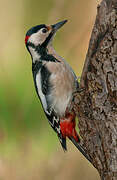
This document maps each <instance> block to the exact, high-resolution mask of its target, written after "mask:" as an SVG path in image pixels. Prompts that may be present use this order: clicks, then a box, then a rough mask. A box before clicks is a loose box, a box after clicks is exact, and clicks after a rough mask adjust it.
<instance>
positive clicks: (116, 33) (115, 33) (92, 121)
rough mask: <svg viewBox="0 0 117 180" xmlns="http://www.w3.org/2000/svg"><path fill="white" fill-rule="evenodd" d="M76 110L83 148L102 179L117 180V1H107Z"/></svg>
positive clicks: (98, 19)
mask: <svg viewBox="0 0 117 180" xmlns="http://www.w3.org/2000/svg"><path fill="white" fill-rule="evenodd" d="M80 86H81V87H84V88H85V90H84V91H82V92H81V93H80V94H79V95H78V96H77V97H76V98H75V104H76V106H74V109H75V111H76V113H77V116H78V119H79V129H80V135H81V137H82V140H83V142H82V143H83V146H84V148H85V149H87V153H88V155H89V156H90V157H91V161H92V164H93V165H94V166H95V167H96V169H97V170H98V172H99V174H100V176H101V179H103V180H117V0H103V1H102V2H101V4H100V5H99V6H98V7H97V17H96V21H95V25H94V28H93V31H92V35H91V39H90V43H89V49H88V53H87V56H86V60H85V65H84V69H83V73H82V76H81V83H80Z"/></svg>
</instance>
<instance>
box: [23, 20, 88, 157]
mask: <svg viewBox="0 0 117 180" xmlns="http://www.w3.org/2000/svg"><path fill="white" fill-rule="evenodd" d="M66 22H67V20H64V21H61V22H59V23H56V24H54V25H45V24H41V25H37V26H34V27H32V28H31V29H29V30H28V31H27V33H26V36H25V45H26V47H27V50H28V51H29V53H30V55H31V58H32V74H33V80H34V85H35V89H36V92H37V95H38V97H39V99H40V101H41V104H42V107H43V110H44V112H45V114H46V117H47V119H48V121H49V123H50V125H51V127H52V128H53V129H54V131H55V132H56V133H57V135H58V138H59V140H60V143H61V145H62V148H63V150H64V151H66V150H67V146H66V138H69V139H70V140H71V141H72V142H73V144H74V145H75V146H76V147H77V148H78V149H79V150H80V152H81V153H82V154H83V155H85V156H86V153H85V151H84V149H83V148H82V147H81V145H80V137H79V135H78V133H77V132H76V129H75V125H76V124H75V117H76V114H75V112H74V111H73V108H72V107H71V104H72V101H73V98H74V93H75V92H76V91H78V89H79V84H78V81H77V77H76V75H75V73H74V71H73V70H72V68H71V67H70V66H69V65H68V63H67V62H66V61H65V60H64V59H63V58H62V57H60V56H59V55H58V54H57V53H56V51H55V50H54V48H53V46H52V42H53V38H54V36H55V34H56V32H57V30H58V29H60V28H61V27H62V26H63V25H64V24H65V23H66ZM86 158H87V159H88V157H87V156H86Z"/></svg>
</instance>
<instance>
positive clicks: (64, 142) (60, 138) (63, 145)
mask: <svg viewBox="0 0 117 180" xmlns="http://www.w3.org/2000/svg"><path fill="white" fill-rule="evenodd" d="M58 138H59V141H60V143H61V146H62V148H63V150H64V152H65V151H67V145H66V138H64V137H60V136H58Z"/></svg>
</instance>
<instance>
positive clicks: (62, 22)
mask: <svg viewBox="0 0 117 180" xmlns="http://www.w3.org/2000/svg"><path fill="white" fill-rule="evenodd" d="M66 22H67V20H64V21H61V22H58V23H56V24H53V25H52V26H51V27H52V30H53V31H54V32H56V31H57V30H58V29H60V28H61V27H62V26H63V25H64V24H65V23H66Z"/></svg>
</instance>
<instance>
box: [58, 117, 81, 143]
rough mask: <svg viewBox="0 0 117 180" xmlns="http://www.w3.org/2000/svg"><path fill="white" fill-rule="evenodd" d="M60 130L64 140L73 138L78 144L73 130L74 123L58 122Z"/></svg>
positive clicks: (78, 140)
mask: <svg viewBox="0 0 117 180" xmlns="http://www.w3.org/2000/svg"><path fill="white" fill-rule="evenodd" d="M60 128H61V133H62V135H63V137H64V138H66V137H73V138H74V139H75V140H76V142H80V138H79V136H78V134H77V132H76V130H75V121H69V120H67V119H66V120H63V121H62V122H60Z"/></svg>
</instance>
